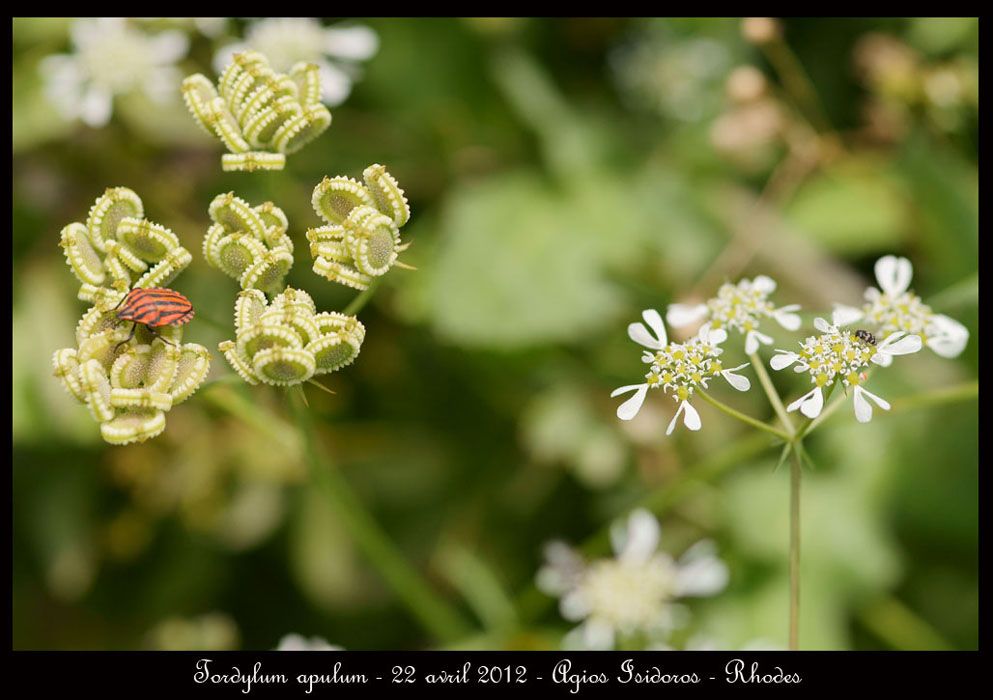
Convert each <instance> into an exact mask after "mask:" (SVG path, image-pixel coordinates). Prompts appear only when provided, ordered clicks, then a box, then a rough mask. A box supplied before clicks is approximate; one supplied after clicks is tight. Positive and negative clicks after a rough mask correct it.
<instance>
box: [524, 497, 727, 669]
mask: <svg viewBox="0 0 993 700" xmlns="http://www.w3.org/2000/svg"><path fill="white" fill-rule="evenodd" d="M611 542H612V544H613V548H614V552H615V554H616V556H615V557H613V558H608V559H599V560H596V561H594V562H590V563H586V562H585V561H584V560H583V558H582V557H581V556H580V555H579V554H578V553H577V552H576V551H575V550H573V549H572V548H571V547H569V546H568V545H566V544H565V543H563V542H552V543H549V545H548V546H547V547H546V550H545V555H546V565H545V566H544V567H543V568H542V569H541V570H539V572H538V587H539V588H541V589H542V590H543V591H545V592H546V593H549V594H551V595H557V596H560V604H559V605H560V609H561V612H562V616H563V617H565V618H566V619H568V620H572V621H575V622H580V623H581V624H580V626H579V627H577V628H576V629H575V630H573V632H572V633H570V634H569V635H568V636H567V637H566V640H565V644H566V646H573V645H575V646H580V647H583V648H588V649H610V648H613V646H614V644H615V641H616V637H617V636H618V635H627V634H633V633H644V634H646V635H648V636H650V637H656V638H664V637H665V635H666V634H667V633H668V632H669V631H670V630H672V629H673V628H675V627H677V626H678V622H679V620H680V617H685V615H683V613H685V610H683V609H682V606H680V605H679V604H678V603H676V602H675V601H676V599H678V598H683V597H690V596H707V595H713V594H715V593H717V592H719V591H720V590H722V589H723V588H724V586H725V585H727V581H728V570H727V566H726V565H725V564H724V562H722V561H721V560H720V559H718V558H717V557H716V556H715V554H714V545H713V544H712V543H711V542H709V541H702V542H698V543H697V544H695V545H693V546H692V547H690V549H688V550H687V551H686V553H685V554H684V555H683V556H682V557H680V558H679V560H674V559H673V558H672V557H671V556H669V554H667V553H666V552H661V551H658V544H659V524H658V521H657V520H656V519H655V516H653V515H652V514H651V513H650V512H648V511H647V510H644V509H638V510H636V511H634V512H633V513H631V515H630V516H629V517H628V520H627V522H626V523H624V524H622V525H619V526H615V527H614V528H613V529H612V530H611Z"/></svg>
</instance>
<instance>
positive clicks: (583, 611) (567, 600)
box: [559, 590, 590, 622]
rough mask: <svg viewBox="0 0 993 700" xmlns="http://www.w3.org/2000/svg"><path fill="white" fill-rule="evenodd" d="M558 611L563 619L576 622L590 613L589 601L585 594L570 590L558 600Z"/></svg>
mask: <svg viewBox="0 0 993 700" xmlns="http://www.w3.org/2000/svg"><path fill="white" fill-rule="evenodd" d="M559 612H561V613H562V617H564V618H565V619H567V620H571V621H572V622H578V621H579V620H582V619H583V618H584V617H586V616H587V615H589V614H590V603H589V601H588V600H587V599H586V596H584V595H582V594H581V593H580V592H579V591H576V590H572V591H569V592H568V593H566V594H565V595H564V596H562V598H561V599H560V600H559Z"/></svg>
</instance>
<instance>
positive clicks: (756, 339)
mask: <svg viewBox="0 0 993 700" xmlns="http://www.w3.org/2000/svg"><path fill="white" fill-rule="evenodd" d="M759 344H762V345H772V338H770V337H769V336H767V335H766V334H765V333H760V332H759V331H748V333H747V335H745V352H746V353H747V354H749V355H751V354H753V353H754V352H756V351H757V350H758V349H759Z"/></svg>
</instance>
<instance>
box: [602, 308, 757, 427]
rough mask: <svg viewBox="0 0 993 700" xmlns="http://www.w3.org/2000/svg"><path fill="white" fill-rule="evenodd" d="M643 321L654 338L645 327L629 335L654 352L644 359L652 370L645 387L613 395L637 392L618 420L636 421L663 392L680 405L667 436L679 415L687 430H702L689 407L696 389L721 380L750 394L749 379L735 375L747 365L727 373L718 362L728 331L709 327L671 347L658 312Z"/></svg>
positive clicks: (631, 329)
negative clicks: (650, 396) (656, 392)
mask: <svg viewBox="0 0 993 700" xmlns="http://www.w3.org/2000/svg"><path fill="white" fill-rule="evenodd" d="M642 318H644V319H645V323H647V324H648V327H649V328H651V329H652V330H653V331H654V332H655V335H652V333H650V332H649V331H648V329H647V328H645V325H644V324H642V323H632V324H631V325H629V326H628V335H629V336H630V338H631V340H633V341H635V342H636V343H638V344H639V345H643V346H644V347H646V348H649V349H650V350H653V351H654V352H647V351H646V352H645V353H644V355H642V361H643V362H645V363H647V364H649V365H651V366H650V368H649V371H648V374H646V375H645V383H644V384H631V385H628V386H622V387H619V388H617V389H615V390H614V391H613V392H612V393H611V394H610V395H611V396H612V397H613V396H618V395H620V394H625V393H627V392H629V391H635V395H634V396H633V397H631V398H630V399H628V400H627V401H625V402H624V403H622V404H621V405H620V406H619V407H618V408H617V417H618V418H620V419H621V420H631V419H632V418H634V417H635V416H636V415H637V414H638V411H639V410H640V409H641V405H642V404H643V403H644V401H645V396H646V394H647V393H648V390H649V389H658V388H661V389H662V390H663V391H664V392H666V393H669V392H670V391H671V392H672V398H673V400H674V401H676V402H678V403H679V408H678V409H677V410H676V415H675V416H674V417H673V419H672V422H670V423H669V428H668V429H667V430H666V435H669V434H670V433H672V431H673V429H674V428H675V427H676V420H677V419H678V418H679V416H680V415H682V416H683V424H684V425H686V427H687V428H689V429H690V430H699V429H700V414H699V413H697V410H696V409H695V408H693V406H692V405H691V404H690V399H691V398H692V397H693V391H694V389H695V388H696V387H698V386H700V387H703V388H704V389H706V388H707V382H708V381H710V380H711V379H713V378H715V377H718V376H720V377H723V378H724V379H725V380H726V381H727V382H728V384H730V385H731V386H733V387H734V388H735V389H737V390H738V391H748V389H749V387H750V386H751V383H750V382H749V381H748V378H747V377H742V376H740V375H738V374H735V372H736V371H738V370H739V369H741V368H742V367H747V366H748V363H747V362H746V363H745V364H743V365H739V366H738V367H732V368H730V369H725V368H724V366H723V365H722V364H721V361H720V359H719V358H720V355H721V353H722V352H724V351H723V349H721V348H720V347H718V346H719V345H720V343H722V342H724V341H725V340H726V339H727V332H726V331H724V330H723V329H717V330H714V329H712V328H711V327H710V324H705V325H704V326H703V327H702V328H700V332H699V333H698V334H697V335H696V337H694V338H692V339H691V340H690V341H689V342H687V343H670V342H668V337H667V335H666V330H665V324H663V323H662V317H661V316H660V315H659V312H658V311H656V310H654V309H646V310H645V311H644V312H643V313H642Z"/></svg>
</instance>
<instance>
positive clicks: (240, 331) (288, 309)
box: [218, 287, 365, 386]
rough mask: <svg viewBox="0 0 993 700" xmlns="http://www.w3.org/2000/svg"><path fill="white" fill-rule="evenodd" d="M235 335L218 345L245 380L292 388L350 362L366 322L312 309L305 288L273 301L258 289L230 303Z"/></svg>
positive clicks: (247, 291)
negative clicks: (232, 308) (232, 306)
mask: <svg viewBox="0 0 993 700" xmlns="http://www.w3.org/2000/svg"><path fill="white" fill-rule="evenodd" d="M234 325H235V333H236V336H237V337H236V339H235V340H234V341H231V340H226V341H224V342H222V343H221V344H220V345H218V349H219V350H220V351H221V352H223V353H224V356H225V357H226V358H227V360H228V362H229V363H230V364H231V366H232V367H233V368H234V369H235V371H236V372H237V373H238V374H240V375H241V377H242V378H243V379H244V380H245V381H246V382H248V383H249V384H259V383H263V384H272V385H274V386H292V385H294V384H301V383H303V382H306V381H308V380H309V379H310V378H311V377H313V376H314V375H315V374H328V373H330V372H335V371H337V370H339V369H341V368H342V367H345V366H346V365H349V364H351V363H352V362H354V361H355V358H356V356H358V354H359V350H360V349H361V347H362V341H363V340H364V339H365V326H363V325H362V324H361V323H360V322H359V320H358V319H357V318H356V317H354V316H346V315H345V314H341V313H337V312H334V311H324V312H321V313H317V309H316V307H315V306H314V300H313V299H311V297H310V295H309V294H307V293H306V292H304V291H302V290H299V289H293V288H292V287H287V288H286V291H284V292H283V293H281V294H279V295H277V296H276V298H275V299H273V300H272V303H271V304H270V303H268V302H267V301H266V297H265V294H263V293H262V292H261V291H259V290H257V289H249V290H246V291H243V292H241V293H240V294H239V295H238V299H237V300H236V301H235V307H234Z"/></svg>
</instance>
